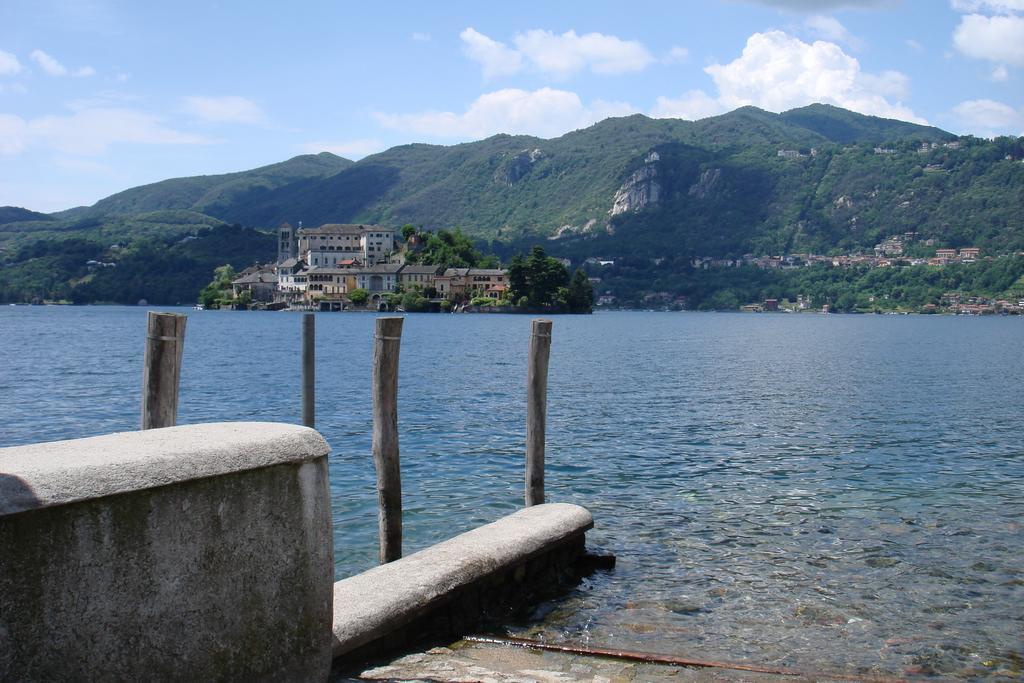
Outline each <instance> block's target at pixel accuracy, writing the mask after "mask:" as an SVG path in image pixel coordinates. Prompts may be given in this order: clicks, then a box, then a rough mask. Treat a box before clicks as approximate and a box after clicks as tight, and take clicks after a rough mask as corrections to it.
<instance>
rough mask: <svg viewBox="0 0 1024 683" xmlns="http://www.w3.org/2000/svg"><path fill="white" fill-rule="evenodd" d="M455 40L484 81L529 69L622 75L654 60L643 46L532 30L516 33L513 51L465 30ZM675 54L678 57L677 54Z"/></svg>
mask: <svg viewBox="0 0 1024 683" xmlns="http://www.w3.org/2000/svg"><path fill="white" fill-rule="evenodd" d="M459 37H460V38H461V39H462V42H463V50H464V51H465V53H466V55H467V56H468V57H469V58H470V59H472V60H473V61H475V62H478V63H479V64H480V66H481V67H482V68H483V72H484V77H485V78H494V77H496V76H505V75H511V74H515V73H519V72H520V71H522V70H523V69H525V68H527V67H530V68H532V69H534V70H536V71H539V72H541V73H543V74H546V75H549V76H552V77H555V78H566V77H568V76H571V75H573V74H576V73H579V72H581V71H585V70H589V71H591V72H592V73H596V74H622V73H631V72H636V71H642V70H643V69H645V68H646V67H647V66H649V65H650V64H652V63H654V62H655V61H656V60H655V58H654V56H653V55H652V54H651V53H650V51H649V50H648V49H647V48H646V47H644V45H643V43H640V42H639V41H636V40H623V39H621V38H618V37H616V36H611V35H605V34H603V33H586V34H583V35H578V34H577V33H576V32H575V31H566V32H565V33H561V34H556V33H553V32H551V31H545V30H541V29H534V30H531V31H526V32H523V33H517V34H516V35H515V36H514V38H513V41H512V42H513V44H514V46H515V47H509V46H508V45H506V44H504V43H502V42H499V41H497V40H494V39H493V38H491V37H489V36H486V35H484V34H483V33H480V32H479V31H477V30H476V29H474V28H472V27H469V28H466V29H465V30H464V31H462V33H460V34H459ZM677 54H678V53H677Z"/></svg>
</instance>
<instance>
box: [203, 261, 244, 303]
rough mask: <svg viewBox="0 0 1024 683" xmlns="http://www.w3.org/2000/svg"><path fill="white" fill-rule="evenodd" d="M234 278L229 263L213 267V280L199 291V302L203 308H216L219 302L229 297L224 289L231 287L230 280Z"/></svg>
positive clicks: (233, 271)
mask: <svg viewBox="0 0 1024 683" xmlns="http://www.w3.org/2000/svg"><path fill="white" fill-rule="evenodd" d="M234 279H235V269H234V268H232V267H231V265H230V264H225V265H223V266H218V267H217V268H214V269H213V282H211V283H210V284H208V285H206V286H205V287H203V290H202V291H201V292H199V303H201V304H202V305H203V307H204V308H216V307H217V306H218V305H219V302H220V301H221V300H223V299H227V298H229V297H228V296H227V293H226V290H230V289H231V281H232V280H234Z"/></svg>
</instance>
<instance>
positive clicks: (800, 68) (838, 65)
mask: <svg viewBox="0 0 1024 683" xmlns="http://www.w3.org/2000/svg"><path fill="white" fill-rule="evenodd" d="M704 71H705V72H707V73H708V74H709V75H710V76H711V77H712V78H713V79H714V81H715V85H716V86H717V88H718V101H719V103H721V104H722V105H723V107H724V108H725V109H735V108H736V107H741V106H744V105H754V106H757V107H760V108H762V109H767V110H769V111H775V112H778V111H784V110H787V109H792V108H794V107H800V106H803V105H806V104H810V103H813V102H823V103H826V104H834V105H836V106H839V107H844V108H846V109H851V110H853V111H857V112H860V113H862V114H870V115H875V116H885V117H890V118H896V119H901V120H904V121H913V122H915V123H926V122H925V121H924V120H923V119H922V118H920V117H918V116H916V115H915V114H914V112H913V111H912V110H911V109H910V108H908V107H906V106H904V105H902V104H901V103H900V102H898V101H897V102H895V103H893V102H890V101H889V100H888V99H887V98H889V97H896V98H900V97H902V96H903V95H904V94H905V92H906V88H907V78H906V77H905V76H904V75H903V74H901V73H899V72H897V71H886V72H884V73H882V74H878V75H875V74H869V73H865V72H864V71H862V70H861V67H860V63H859V62H858V61H857V60H856V59H855V58H854V57H851V56H850V55H848V54H846V53H845V52H843V50H842V48H841V47H839V46H838V45H836V44H835V43H829V42H825V41H820V40H819V41H815V42H814V43H805V42H804V41H802V40H800V39H798V38H794V37H792V36H789V35H787V34H786V33H784V32H782V31H769V32H766V33H755V34H753V35H751V36H750V38H748V39H747V44H746V46H745V47H744V48H743V53H742V54H741V55H740V56H739V57H738V58H737V59H735V60H733V61H732V62H730V63H729V64H712V65H711V66H708V67H707V68H705V69H704Z"/></svg>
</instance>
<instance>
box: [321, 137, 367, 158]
mask: <svg viewBox="0 0 1024 683" xmlns="http://www.w3.org/2000/svg"><path fill="white" fill-rule="evenodd" d="M301 149H302V151H303V152H305V153H307V154H319V153H320V152H330V153H331V154H337V155H338V156H341V157H345V158H347V159H361V158H363V157H365V156H367V155H369V154H376V153H377V152H379V151H381V150H382V149H384V143H383V142H381V141H380V140H374V139H372V138H359V139H357V140H337V141H333V142H330V141H324V140H321V141H316V142H307V143H305V144H303V145H302V146H301Z"/></svg>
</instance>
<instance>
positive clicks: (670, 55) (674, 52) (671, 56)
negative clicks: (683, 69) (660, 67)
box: [661, 45, 690, 64]
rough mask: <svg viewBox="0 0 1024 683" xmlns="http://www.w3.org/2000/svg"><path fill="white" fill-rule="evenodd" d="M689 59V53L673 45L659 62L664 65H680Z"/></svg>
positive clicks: (683, 48)
mask: <svg viewBox="0 0 1024 683" xmlns="http://www.w3.org/2000/svg"><path fill="white" fill-rule="evenodd" d="M689 58H690V51H689V50H687V49H686V48H685V47H682V46H680V45H673V46H672V49H670V50H669V51H668V52H667V53H665V56H664V57H662V59H661V61H662V63H664V64H682V63H683V62H685V61H687V60H688V59H689Z"/></svg>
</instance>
